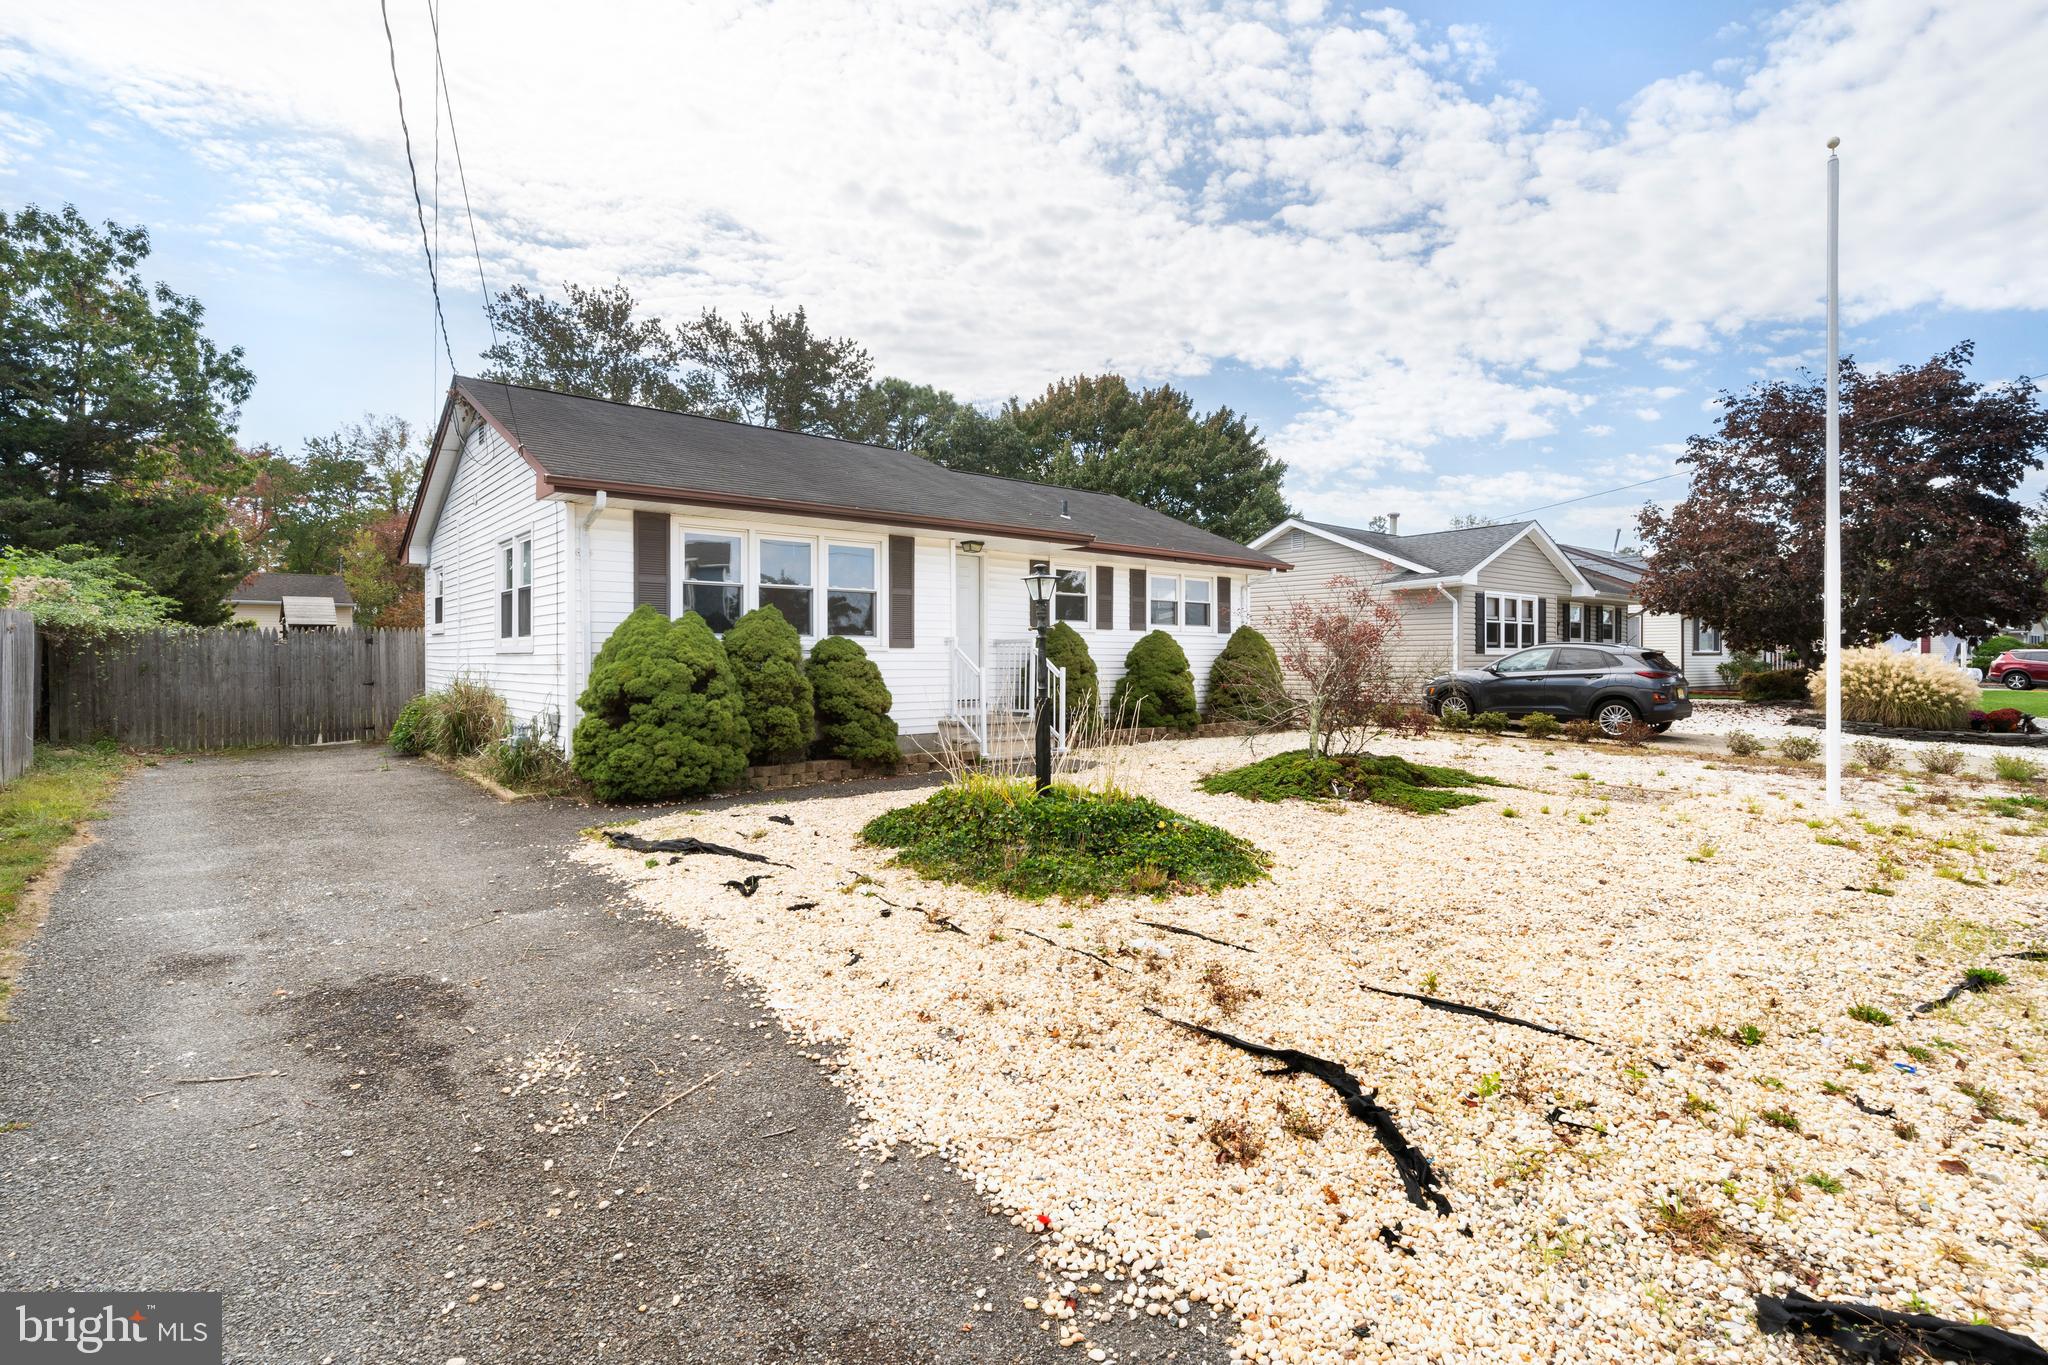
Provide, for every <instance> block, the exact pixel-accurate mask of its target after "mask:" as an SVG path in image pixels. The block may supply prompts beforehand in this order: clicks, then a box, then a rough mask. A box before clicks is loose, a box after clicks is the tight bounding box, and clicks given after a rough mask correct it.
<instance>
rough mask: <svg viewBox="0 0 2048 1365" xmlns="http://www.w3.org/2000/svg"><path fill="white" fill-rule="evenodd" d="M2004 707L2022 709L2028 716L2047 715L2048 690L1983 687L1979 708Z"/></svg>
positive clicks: (1986, 709) (1993, 708) (1991, 709)
mask: <svg viewBox="0 0 2048 1365" xmlns="http://www.w3.org/2000/svg"><path fill="white" fill-rule="evenodd" d="M2006 707H2011V708H2012V709H2013V710H2015V711H2024V712H2026V713H2027V714H2028V715H2030V716H2044V717H2048V692H2044V691H2042V690H2041V689H2040V688H2038V687H2036V688H2031V689H2029V690H2028V691H2025V692H2008V691H2006V690H2005V689H2004V688H2003V687H1987V688H1985V689H1984V700H1983V702H1982V703H1981V704H1980V705H1979V707H1978V709H1979V710H1982V711H1998V710H2003V709H2004V708H2006Z"/></svg>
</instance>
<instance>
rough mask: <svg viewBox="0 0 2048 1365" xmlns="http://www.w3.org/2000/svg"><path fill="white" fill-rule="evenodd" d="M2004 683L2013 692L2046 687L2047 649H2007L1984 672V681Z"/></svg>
mask: <svg viewBox="0 0 2048 1365" xmlns="http://www.w3.org/2000/svg"><path fill="white" fill-rule="evenodd" d="M1994 678H1995V679H1997V680H1998V681H1999V682H2002V683H2004V684H2005V685H2006V686H2007V687H2010V688H2012V689H2013V690H2014V691H2015V692H2024V691H2026V690H2027V689H2028V688H2030V687H2039V686H2044V685H2048V649H2008V650H2007V651H2005V653H2003V654H2001V655H1999V656H1998V657H1997V658H1995V659H1993V660H1992V661H1991V667H1989V668H1987V669H1985V670H1984V680H1985V681H1986V682H1990V681H1991V680H1993V679H1994Z"/></svg>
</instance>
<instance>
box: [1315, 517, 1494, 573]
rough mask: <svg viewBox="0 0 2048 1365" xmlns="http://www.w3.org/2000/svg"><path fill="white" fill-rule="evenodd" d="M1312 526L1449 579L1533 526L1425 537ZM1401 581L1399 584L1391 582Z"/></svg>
mask: <svg viewBox="0 0 2048 1365" xmlns="http://www.w3.org/2000/svg"><path fill="white" fill-rule="evenodd" d="M1308 524H1309V525H1310V526H1314V527H1317V528H1318V529H1320V530H1324V531H1328V532H1329V533H1330V534H1331V535H1333V536H1342V537H1344V539H1346V540H1349V541H1353V542H1356V543H1357V544H1360V545H1367V546H1370V547H1372V548H1373V549H1375V550H1384V551H1386V552H1387V553H1388V554H1390V555H1394V556H1397V557H1398V558H1401V559H1405V560H1408V561H1409V562H1410V563H1413V564H1424V565H1427V566H1428V567H1429V568H1431V569H1432V570H1434V571H1435V573H1436V574H1442V575H1445V576H1447V577H1456V576H1457V575H1459V574H1463V573H1470V572H1471V571H1472V570H1473V569H1475V568H1477V567H1478V566H1479V565H1480V564H1481V563H1483V562H1484V561H1485V560H1486V557H1487V556H1488V555H1490V554H1492V553H1493V552H1494V551H1496V550H1498V549H1499V548H1500V547H1501V546H1503V545H1505V544H1507V543H1508V542H1509V541H1511V540H1513V539H1514V538H1515V537H1516V536H1518V535H1520V534H1521V533H1522V528H1523V527H1525V526H1528V525H1530V523H1529V522H1526V521H1506V522H1501V523H1499V524H1497V525H1493V526H1467V527H1462V528H1460V529H1459V530H1455V531H1426V532H1424V533H1422V534H1421V535H1414V536H1395V535H1388V534H1387V533H1386V532H1384V531H1368V530H1365V529H1364V528H1362V527H1357V526H1337V525H1333V524H1332V523H1330V522H1327V521H1311V522H1309V523H1308ZM1433 576H1435V575H1434V574H1417V573H1408V574H1404V575H1402V577H1405V578H1427V577H1433ZM1390 581H1397V580H1390Z"/></svg>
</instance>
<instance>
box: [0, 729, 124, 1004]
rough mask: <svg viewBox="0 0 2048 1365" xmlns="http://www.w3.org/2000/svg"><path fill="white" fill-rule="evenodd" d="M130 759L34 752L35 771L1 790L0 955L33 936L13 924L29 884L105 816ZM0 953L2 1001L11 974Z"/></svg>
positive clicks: (85, 752)
mask: <svg viewBox="0 0 2048 1365" xmlns="http://www.w3.org/2000/svg"><path fill="white" fill-rule="evenodd" d="M132 764H133V760H131V759H130V758H129V757H128V756H127V755H125V754H123V753H122V752H121V751H120V750H119V749H117V748H115V747H114V746H113V745H111V744H109V745H105V746H94V747H92V748H88V749H54V748H50V747H47V746H41V747H38V748H37V749H36V761H35V766H34V767H32V768H30V769H29V770H28V771H27V772H26V773H23V774H22V775H21V776H20V777H18V778H16V779H15V780H14V781H12V782H10V783H8V784H7V785H6V786H4V787H0V950H5V949H9V948H12V947H13V946H14V945H15V943H16V941H17V940H18V939H19V938H22V937H25V936H26V935H27V934H29V933H33V932H34V930H35V926H34V925H33V924H21V925H17V924H16V923H15V912H16V911H17V910H18V909H19V908H20V905H21V901H22V897H23V895H24V894H25V893H26V892H27V890H28V888H29V885H30V883H32V882H34V881H35V879H36V878H37V877H38V876H40V875H41V874H42V872H43V870H44V868H46V867H48V866H49V863H50V859H51V858H52V857H53V856H55V854H56V853H57V850H59V849H60V848H62V847H63V846H64V845H65V844H66V843H69V842H70V840H71V836H72V835H74V834H76V833H77V832H78V827H79V826H80V825H82V824H84V823H85V822H86V821H88V820H94V819H97V818H99V816H100V815H102V814H103V813H104V809H103V808H104V806H105V804H106V800H107V797H108V796H109V795H111V794H112V792H113V790H114V786H115V784H116V783H118V782H119V781H120V780H121V777H122V775H123V774H124V773H126V772H127V771H128V769H129V768H130V767H131V766H132ZM5 962H6V955H5V953H4V951H0V1000H5V998H6V993H7V987H8V983H9V974H8V971H7V968H6V965H5Z"/></svg>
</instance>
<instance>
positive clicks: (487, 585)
mask: <svg viewBox="0 0 2048 1365" xmlns="http://www.w3.org/2000/svg"><path fill="white" fill-rule="evenodd" d="M451 439H452V438H451ZM447 453H448V454H452V455H455V458H456V466H455V473H454V476H453V479H452V480H451V482H450V486H449V490H448V497H447V501H446V503H445V505H444V507H443V511H442V515H441V517H440V520H439V522H438V523H437V524H436V526H435V528H434V537H433V541H432V543H431V545H430V546H429V548H428V565H427V573H428V579H429V581H430V582H432V583H434V584H437V585H438V586H439V590H440V591H439V598H440V603H441V620H440V622H439V623H438V624H436V623H435V622H434V621H433V620H432V619H431V612H432V608H433V604H432V603H431V602H430V603H429V604H428V610H429V620H428V624H427V668H426V685H427V687H428V688H429V689H430V690H432V689H438V688H443V687H446V686H447V685H448V684H449V683H451V682H453V681H454V680H455V679H456V678H458V677H463V676H473V677H477V678H480V679H481V680H483V681H484V682H485V683H487V684H488V685H489V686H490V687H491V689H492V690H493V691H495V692H497V693H498V695H499V696H501V697H503V698H504V699H505V705H506V708H507V710H508V711H509V712H510V713H511V717H512V719H513V720H514V721H516V722H522V723H524V722H530V721H533V720H536V719H539V718H540V717H542V716H544V715H545V714H546V713H547V712H549V711H554V712H556V713H557V714H559V715H560V716H561V718H562V720H563V722H564V724H566V723H567V722H568V720H569V712H568V708H567V706H566V705H565V696H564V681H565V679H566V677H567V665H568V657H567V653H566V648H565V647H566V644H567V618H566V616H565V614H564V606H565V602H564V592H563V582H564V570H563V558H564V554H565V551H566V544H567V530H568V528H567V517H566V515H565V510H564V508H563V506H562V505H561V504H560V503H553V502H542V501H540V500H539V499H537V498H535V496H534V487H533V471H532V470H531V469H529V468H528V467H527V464H526V462H525V461H524V460H522V459H521V458H520V457H519V455H518V454H517V453H516V452H515V451H514V450H513V449H512V448H511V447H510V446H509V445H507V444H506V443H505V442H504V440H503V439H502V438H500V437H499V436H498V434H497V433H496V432H495V431H493V430H492V429H491V428H489V427H482V426H480V427H478V428H476V429H475V430H474V431H472V432H471V433H470V436H469V438H468V440H467V441H466V442H465V443H464V444H463V446H462V448H461V450H460V452H459V453H457V452H455V451H454V450H453V448H452V447H451V448H450V449H449V451H448V452H447ZM522 545H525V546H527V547H528V553H530V559H524V560H522V552H521V548H520V547H521V546H522ZM508 549H509V550H510V551H511V556H512V558H511V566H512V570H511V571H512V577H513V580H514V581H513V583H512V588H511V599H510V606H511V609H512V627H513V633H512V634H511V635H510V636H503V635H501V634H500V627H501V625H502V624H503V621H504V609H505V605H506V599H505V597H504V595H503V594H504V593H505V591H506V589H505V564H506V552H507V550H508ZM522 577H524V578H525V580H526V581H525V583H524V585H523V587H522V584H521V583H520V581H519V580H520V579H521V578H522ZM522 624H523V625H524V626H525V633H524V634H521V633H520V629H519V628H520V627H521V625H522Z"/></svg>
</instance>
